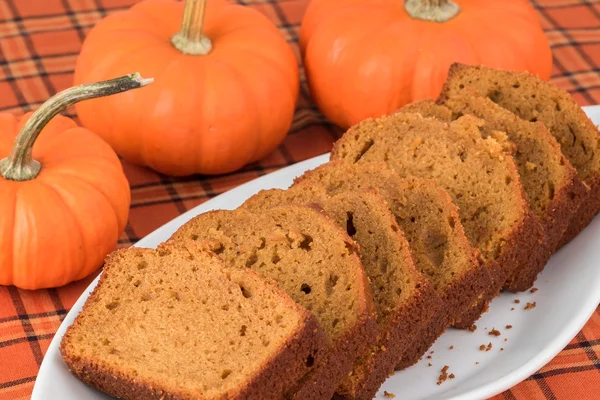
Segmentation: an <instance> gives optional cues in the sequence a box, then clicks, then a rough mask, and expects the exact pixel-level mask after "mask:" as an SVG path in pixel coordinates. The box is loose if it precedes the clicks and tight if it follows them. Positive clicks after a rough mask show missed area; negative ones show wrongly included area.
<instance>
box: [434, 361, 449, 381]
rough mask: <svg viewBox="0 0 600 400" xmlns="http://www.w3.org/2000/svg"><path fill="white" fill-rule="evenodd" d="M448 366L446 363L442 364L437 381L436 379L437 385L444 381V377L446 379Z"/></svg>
mask: <svg viewBox="0 0 600 400" xmlns="http://www.w3.org/2000/svg"><path fill="white" fill-rule="evenodd" d="M448 368H450V367H448V366H447V365H444V368H442V373H441V374H440V376H439V377H438V381H437V384H438V385H441V384H442V382H445V381H446V379H448Z"/></svg>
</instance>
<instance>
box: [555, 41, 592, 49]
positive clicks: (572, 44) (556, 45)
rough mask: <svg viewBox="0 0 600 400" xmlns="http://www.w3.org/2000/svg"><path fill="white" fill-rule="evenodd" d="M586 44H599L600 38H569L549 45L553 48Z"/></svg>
mask: <svg viewBox="0 0 600 400" xmlns="http://www.w3.org/2000/svg"><path fill="white" fill-rule="evenodd" d="M588 44H600V40H592V41H591V42H574V41H571V40H567V42H566V43H556V44H553V45H552V46H551V47H552V48H553V49H556V48H561V47H570V46H581V45H588Z"/></svg>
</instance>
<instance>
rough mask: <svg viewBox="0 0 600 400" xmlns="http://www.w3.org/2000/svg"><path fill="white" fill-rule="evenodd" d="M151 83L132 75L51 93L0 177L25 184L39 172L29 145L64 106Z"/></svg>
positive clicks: (0, 165)
mask: <svg viewBox="0 0 600 400" xmlns="http://www.w3.org/2000/svg"><path fill="white" fill-rule="evenodd" d="M152 81H153V79H152V78H150V79H144V78H142V77H141V76H140V74H139V73H137V72H136V73H135V74H129V75H125V76H122V77H120V78H115V79H110V80H107V81H102V82H96V83H86V84H83V85H79V86H75V87H72V88H69V89H65V90H63V91H62V92H59V93H57V94H55V95H54V96H52V97H51V98H50V99H48V100H47V101H46V102H45V103H44V104H42V105H41V106H40V108H38V109H37V110H35V112H34V113H33V114H31V117H29V119H28V120H27V123H26V124H25V126H23V129H21V132H19V135H18V136H17V138H16V140H15V144H14V145H13V148H12V151H11V153H10V155H9V156H8V157H7V158H5V159H3V160H0V176H2V177H3V178H4V179H9V180H13V181H28V180H30V179H33V178H35V177H36V176H37V175H38V174H39V173H40V170H41V168H42V167H41V165H40V163H39V162H38V161H36V160H34V159H33V157H32V156H31V150H32V148H33V145H34V143H35V141H36V139H37V138H38V136H39V134H40V132H42V129H44V127H45V126H46V124H48V122H50V120H51V119H52V118H54V117H55V116H56V115H57V114H58V113H60V112H61V111H63V110H64V109H65V108H67V107H68V106H70V105H72V104H75V103H78V102H80V101H82V100H87V99H93V98H95V97H103V96H110V95H112V94H116V93H121V92H125V91H127V90H131V89H137V88H140V87H143V86H146V85H148V84H150V83H152Z"/></svg>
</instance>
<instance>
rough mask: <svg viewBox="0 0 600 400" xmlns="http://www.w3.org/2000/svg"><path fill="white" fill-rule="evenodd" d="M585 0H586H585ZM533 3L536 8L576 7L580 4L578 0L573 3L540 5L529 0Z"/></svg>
mask: <svg viewBox="0 0 600 400" xmlns="http://www.w3.org/2000/svg"><path fill="white" fill-rule="evenodd" d="M584 1H585V0H584ZM529 2H530V3H531V5H532V6H533V7H534V8H535V9H538V10H539V9H544V8H546V9H547V8H552V9H557V8H571V7H576V6H578V5H579V4H577V3H576V2H572V3H569V4H567V3H565V4H546V5H543V6H542V5H539V4H537V3H535V2H533V1H531V0H530V1H529Z"/></svg>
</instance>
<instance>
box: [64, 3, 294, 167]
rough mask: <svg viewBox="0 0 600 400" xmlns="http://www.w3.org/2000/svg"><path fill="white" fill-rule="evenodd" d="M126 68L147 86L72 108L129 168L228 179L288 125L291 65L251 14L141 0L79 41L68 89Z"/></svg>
mask: <svg viewBox="0 0 600 400" xmlns="http://www.w3.org/2000/svg"><path fill="white" fill-rule="evenodd" d="M205 6H206V8H204V7H205ZM204 15H205V18H204ZM182 21H183V22H182ZM131 68H134V70H135V71H139V72H140V73H141V74H142V75H148V76H154V77H155V78H156V80H155V82H154V84H153V85H152V86H151V87H148V89H147V90H146V89H145V90H144V93H136V92H129V93H126V94H124V95H122V96H119V97H114V98H103V99H96V100H92V101H89V102H86V103H81V104H79V105H77V106H76V110H77V114H78V116H79V118H80V120H81V122H82V124H83V125H84V126H86V127H88V128H90V129H91V130H93V131H94V132H96V133H98V134H99V135H101V136H102V137H103V138H104V139H105V140H106V141H107V142H108V143H109V144H110V145H111V146H112V147H113V148H114V149H115V150H116V151H117V153H118V154H120V155H121V156H123V157H124V158H125V159H127V160H129V161H131V162H133V163H136V164H141V165H145V166H149V167H151V168H153V169H155V170H157V171H159V172H162V173H165V174H168V175H176V176H183V175H190V174H193V173H202V174H219V173H226V172H231V171H234V170H237V169H239V168H240V167H242V166H244V165H245V164H247V163H250V162H253V161H257V160H260V159H261V158H263V157H264V156H266V155H267V154H268V153H270V152H271V151H273V150H274V149H275V148H276V147H277V146H278V145H279V144H280V143H281V142H282V141H283V139H284V137H285V135H286V133H287V131H288V129H289V127H290V126H291V123H292V119H293V114H294V108H295V105H296V101H297V97H298V89H299V78H298V60H297V59H296V56H295V55H294V53H293V51H292V49H291V47H290V46H289V45H288V44H287V42H286V41H285V39H284V38H283V36H282V35H281V34H280V33H279V31H278V30H277V28H276V27H275V25H274V24H273V23H271V21H269V20H268V19H267V18H266V17H265V16H264V15H262V14H261V13H259V12H258V11H256V10H253V9H251V8H249V7H244V6H240V5H236V4H229V3H227V2H225V1H222V0H221V1H218V0H210V1H208V2H205V1H201V0H188V1H187V2H185V13H184V3H183V2H177V1H175V0H145V1H142V2H140V3H138V4H136V5H135V6H133V7H131V8H130V9H128V10H125V11H123V12H117V13H114V14H111V15H110V16H108V17H107V18H105V19H104V20H102V21H100V22H99V23H98V24H96V26H95V27H94V28H93V29H92V30H91V32H90V33H89V35H88V36H87V38H86V39H85V42H84V44H83V47H82V50H81V54H80V56H79V58H78V60H77V64H76V68H75V83H76V84H80V83H85V82H93V81H97V80H101V79H105V78H106V77H110V76H115V75H121V74H123V72H125V71H129V70H131Z"/></svg>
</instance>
